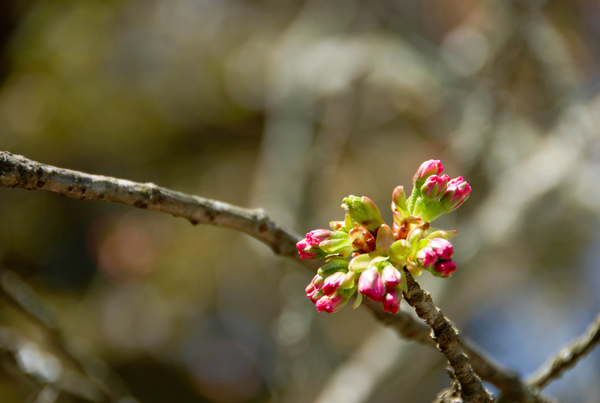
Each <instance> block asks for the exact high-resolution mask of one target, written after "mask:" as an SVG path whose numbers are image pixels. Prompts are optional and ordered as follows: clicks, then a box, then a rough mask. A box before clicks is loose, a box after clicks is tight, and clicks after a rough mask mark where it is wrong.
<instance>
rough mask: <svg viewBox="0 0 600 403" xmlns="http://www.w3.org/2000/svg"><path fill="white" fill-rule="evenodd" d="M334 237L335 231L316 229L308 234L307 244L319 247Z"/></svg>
mask: <svg viewBox="0 0 600 403" xmlns="http://www.w3.org/2000/svg"><path fill="white" fill-rule="evenodd" d="M332 236H333V231H330V230H328V229H316V230H314V231H310V232H309V233H308V234H306V243H308V244H309V245H310V246H319V244H320V243H321V242H323V241H325V240H326V239H329V238H331V237H332Z"/></svg>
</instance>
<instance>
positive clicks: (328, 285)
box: [323, 271, 345, 295]
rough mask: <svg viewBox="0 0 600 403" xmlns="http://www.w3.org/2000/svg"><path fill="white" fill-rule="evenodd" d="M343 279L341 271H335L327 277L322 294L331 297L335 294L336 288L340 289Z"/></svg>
mask: <svg viewBox="0 0 600 403" xmlns="http://www.w3.org/2000/svg"><path fill="white" fill-rule="evenodd" d="M344 279H345V273H343V272H341V271H336V272H335V273H333V274H332V275H331V276H329V277H327V278H326V279H325V282H324V283H323V292H324V293H325V295H331V294H333V293H335V292H336V291H337V290H338V288H340V284H341V283H342V281H344Z"/></svg>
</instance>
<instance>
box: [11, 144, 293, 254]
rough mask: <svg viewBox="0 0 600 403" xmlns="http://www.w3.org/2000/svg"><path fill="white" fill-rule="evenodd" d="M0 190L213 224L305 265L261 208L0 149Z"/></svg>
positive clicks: (288, 235)
mask: <svg viewBox="0 0 600 403" xmlns="http://www.w3.org/2000/svg"><path fill="white" fill-rule="evenodd" d="M0 186H2V187H12V188H23V189H28V190H35V189H44V190H49V191H51V192H54V193H58V194H60V195H63V196H66V197H70V198H74V199H80V200H84V201H85V200H100V201H105V202H112V203H119V204H126V205H128V206H133V207H137V208H141V209H148V210H154V211H160V212H162V213H167V214H171V215H173V216H175V217H183V218H185V219H186V220H188V221H190V222H191V223H192V224H194V225H196V224H210V225H216V226H220V227H227V228H232V229H235V230H238V231H241V232H244V233H246V234H248V235H250V236H252V237H254V238H256V239H258V240H259V241H261V242H263V243H265V244H266V245H268V246H269V247H271V249H273V252H274V253H275V254H277V255H280V256H285V257H289V258H292V259H295V260H298V261H300V257H299V256H298V253H297V251H296V242H297V241H298V235H297V234H296V233H294V232H293V231H290V230H288V229H286V228H284V227H282V226H281V225H279V224H278V223H276V222H275V221H273V220H271V219H270V218H269V216H268V215H267V214H266V213H265V211H264V210H262V209H245V208H241V207H238V206H234V205H232V204H229V203H224V202H220V201H216V200H210V199H205V198H203V197H199V196H192V195H188V194H185V193H181V192H176V191H174V190H170V189H166V188H163V187H159V186H156V185H155V184H153V183H138V182H132V181H128V180H124V179H117V178H111V177H108V176H102V175H90V174H86V173H83V172H78V171H73V170H70V169H63V168H57V167H53V166H50V165H45V164H41V163H38V162H35V161H32V160H30V159H27V158H25V157H23V156H20V155H13V154H11V153H9V152H6V151H0Z"/></svg>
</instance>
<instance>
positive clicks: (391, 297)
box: [383, 288, 402, 313]
mask: <svg viewBox="0 0 600 403" xmlns="http://www.w3.org/2000/svg"><path fill="white" fill-rule="evenodd" d="M401 300H402V291H400V290H399V289H397V288H396V289H394V290H392V291H390V292H388V293H387V294H385V296H384V299H383V310H384V312H389V313H398V311H399V310H400V301H401Z"/></svg>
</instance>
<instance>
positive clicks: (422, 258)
mask: <svg viewBox="0 0 600 403" xmlns="http://www.w3.org/2000/svg"><path fill="white" fill-rule="evenodd" d="M415 258H416V260H417V262H418V263H419V264H420V265H421V266H422V267H430V266H433V265H434V264H435V262H437V260H438V255H437V253H436V252H435V251H434V250H433V248H431V247H429V246H426V247H424V248H423V249H421V250H420V251H418V252H417V254H416V255H415Z"/></svg>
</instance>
